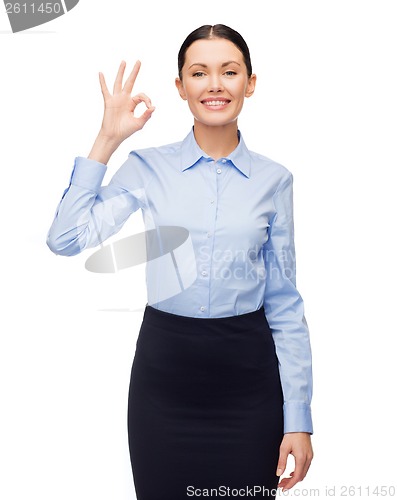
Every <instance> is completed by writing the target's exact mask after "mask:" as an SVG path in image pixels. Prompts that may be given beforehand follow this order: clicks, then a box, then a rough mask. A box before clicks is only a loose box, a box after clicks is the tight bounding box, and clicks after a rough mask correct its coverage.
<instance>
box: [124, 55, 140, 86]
mask: <svg viewBox="0 0 397 500" xmlns="http://www.w3.org/2000/svg"><path fill="white" fill-rule="evenodd" d="M140 67H141V61H137V62H136V63H135V65H134V67H133V68H132V71H131V73H130V76H129V77H128V78H127V81H126V82H125V85H124V88H123V91H124V92H128V93H129V94H131V92H132V88H133V87H134V84H135V80H136V77H137V76H138V73H139V70H140Z"/></svg>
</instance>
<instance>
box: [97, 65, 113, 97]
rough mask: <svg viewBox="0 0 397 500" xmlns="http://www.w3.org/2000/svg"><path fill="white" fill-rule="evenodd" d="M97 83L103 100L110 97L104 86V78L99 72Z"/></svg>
mask: <svg viewBox="0 0 397 500" xmlns="http://www.w3.org/2000/svg"><path fill="white" fill-rule="evenodd" d="M99 83H100V85H101V91H102V95H103V97H104V99H108V98H109V97H111V95H110V92H109V90H108V88H107V86H106V82H105V77H104V75H103V73H101V72H99Z"/></svg>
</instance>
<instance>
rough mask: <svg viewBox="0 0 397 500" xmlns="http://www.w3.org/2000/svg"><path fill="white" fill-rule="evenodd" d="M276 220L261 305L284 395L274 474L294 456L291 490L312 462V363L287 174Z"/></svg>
mask: <svg viewBox="0 0 397 500" xmlns="http://www.w3.org/2000/svg"><path fill="white" fill-rule="evenodd" d="M273 202H274V207H275V215H274V217H273V219H272V221H271V225H270V228H269V238H268V240H267V242H266V243H265V245H264V252H265V264H266V273H267V274H266V288H265V297H264V305H265V312H266V317H267V320H268V323H269V326H270V328H271V330H272V334H273V338H274V343H275V346H276V352H277V357H278V361H279V370H280V379H281V384H282V389H283V395H284V439H283V442H282V444H281V447H280V458H279V463H278V466H277V475H279V476H280V475H281V474H283V473H284V471H285V467H286V463H287V457H288V454H290V453H291V454H292V455H293V456H294V457H295V464H296V468H295V471H294V472H293V473H292V476H293V477H292V478H289V479H283V480H282V481H281V482H280V486H282V487H284V488H285V489H289V488H291V487H292V486H293V485H294V484H295V483H296V482H298V481H301V480H302V479H303V478H304V477H305V475H306V473H307V470H308V468H309V466H310V462H311V460H312V458H313V451H312V447H311V440H310V434H312V433H313V424H312V418H311V408H310V404H311V398H312V359H311V347H310V339H309V330H308V326H307V322H306V319H305V316H304V304H303V300H302V297H301V296H300V294H299V292H298V290H297V288H296V264H295V244H294V220H293V177H292V174H291V173H289V172H288V173H287V174H286V175H285V176H284V177H283V179H282V180H281V182H280V184H279V186H278V189H277V191H276V193H275V194H274V197H273Z"/></svg>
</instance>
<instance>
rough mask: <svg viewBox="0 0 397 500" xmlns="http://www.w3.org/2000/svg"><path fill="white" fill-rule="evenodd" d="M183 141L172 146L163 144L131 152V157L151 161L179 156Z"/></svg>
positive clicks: (173, 143)
mask: <svg viewBox="0 0 397 500" xmlns="http://www.w3.org/2000/svg"><path fill="white" fill-rule="evenodd" d="M182 143H183V141H178V142H172V143H170V144H163V145H161V146H152V147H148V148H141V149H134V150H132V151H130V153H129V155H128V156H129V157H135V158H141V159H143V160H144V159H150V158H154V157H158V156H164V155H166V156H167V155H171V156H172V155H177V154H178V153H179V152H180V150H181V146H182Z"/></svg>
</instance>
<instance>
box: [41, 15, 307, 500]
mask: <svg viewBox="0 0 397 500" xmlns="http://www.w3.org/2000/svg"><path fill="white" fill-rule="evenodd" d="M139 69H140V63H139V62H137V63H136V64H135V66H134V68H133V70H132V72H131V74H130V75H129V76H128V78H127V80H126V82H125V84H124V86H123V75H124V70H125V62H124V61H123V62H122V63H121V65H120V68H119V71H118V74H117V77H116V80H115V83H114V88H113V95H112V94H110V92H109V90H108V88H107V85H106V83H105V78H104V76H103V74H102V73H100V74H99V80H100V85H101V89H102V93H103V97H104V103H105V112H104V117H103V121H102V126H101V128H100V132H99V134H98V137H97V139H96V141H95V143H94V146H93V147H92V149H91V152H90V154H89V155H88V157H87V158H85V157H77V158H76V159H75V165H74V169H73V173H72V177H71V180H70V184H69V187H68V188H67V189H66V190H65V192H64V194H63V196H62V199H61V201H60V203H59V205H58V208H57V211H56V214H55V218H54V221H53V223H52V226H51V228H50V231H49V233H48V238H47V243H48V245H49V247H50V248H51V250H52V251H53V252H55V253H58V254H61V255H75V254H77V253H79V252H81V251H83V250H84V249H86V248H90V247H94V246H97V245H99V244H101V243H102V242H103V241H104V240H105V239H107V238H109V237H110V236H111V235H113V234H115V233H116V232H117V231H119V230H120V229H121V227H122V226H123V225H124V223H125V221H126V220H127V219H128V217H129V216H130V215H131V214H132V213H133V212H135V211H137V210H138V209H141V210H142V215H143V218H144V223H145V228H146V230H147V233H148V234H149V232H150V234H151V235H152V236H153V234H154V235H158V237H157V239H156V238H154V239H155V241H154V246H155V248H156V249H162V248H164V242H163V241H162V239H161V231H160V229H161V228H162V227H166V226H180V227H182V228H184V230H187V231H188V233H189V236H190V238H191V242H192V247H193V249H194V252H192V254H191V257H189V258H187V259H181V258H179V259H178V261H177V264H178V265H177V271H178V272H177V273H176V274H175V275H172V276H171V274H170V273H166V272H165V267H164V266H162V265H159V263H158V261H159V259H150V258H148V259H147V262H146V265H147V273H146V284H147V291H148V302H147V303H146V307H145V311H144V315H143V320H142V324H141V327H140V331H139V335H138V339H137V343H136V350H135V355H134V359H133V362H132V369H131V378H130V387H129V394H128V418H127V425H128V439H129V450H130V457H131V465H132V472H133V478H134V483H135V490H136V495H137V499H138V500H182V499H186V498H187V497H188V496H192V491H197V492H198V491H200V492H202V491H210V490H212V489H213V490H214V491H220V488H225V489H227V490H229V491H232V492H233V493H232V495H233V496H235V497H237V498H243V497H244V498H245V497H246V496H247V495H248V493H247V492H252V491H255V492H260V496H261V497H262V498H264V497H266V498H274V497H275V496H276V489H277V486H279V487H282V488H284V490H287V489H290V488H292V487H293V486H294V485H295V484H296V483H297V482H298V481H301V480H302V479H303V478H304V477H305V476H306V473H307V471H308V469H309V467H310V463H311V460H312V457H313V452H312V447H311V441H310V434H312V432H313V427H312V420H311V410H310V404H311V396H312V372H311V349H310V340H309V331H308V327H307V323H306V319H305V316H304V307H303V300H302V297H301V296H300V294H299V292H298V290H297V288H296V282H295V275H296V270H295V249H294V224H293V196H292V174H291V173H290V172H289V171H288V170H287V169H286V168H285V167H284V166H282V165H280V164H279V163H276V162H274V161H273V160H270V159H269V158H267V157H265V156H263V155H260V154H258V153H255V152H253V151H250V150H249V149H248V148H247V146H246V145H245V142H244V140H243V137H242V134H241V131H240V130H239V129H238V125H237V120H238V116H239V115H240V112H241V110H242V108H243V104H244V101H245V99H246V98H248V97H251V96H252V95H253V93H254V90H255V83H256V75H255V74H253V73H252V67H251V59H250V54H249V50H248V47H247V45H246V43H245V41H244V39H243V38H242V37H241V35H240V34H239V33H238V32H236V31H235V30H233V29H232V28H229V27H227V26H224V25H215V26H210V25H206V26H202V27H200V28H198V29H197V30H195V31H193V32H192V33H191V34H190V35H189V36H188V37H187V38H186V40H185V41H184V43H183V44H182V46H181V49H180V51H179V55H178V76H177V77H176V79H175V84H176V87H177V89H178V92H179V95H180V96H181V98H182V99H184V100H185V101H187V104H188V106H189V108H190V111H191V113H192V115H193V127H192V128H191V130H190V132H189V133H188V135H187V136H186V137H185V139H184V140H182V141H180V142H177V143H174V144H169V145H165V146H161V147H156V148H147V149H141V150H134V151H131V153H130V154H129V156H128V158H127V159H126V161H125V163H124V164H123V165H122V166H121V167H120V168H119V169H118V171H117V172H116V173H115V174H114V175H113V177H112V179H111V181H110V183H109V184H108V185H107V186H102V181H103V177H104V175H105V172H106V169H107V166H106V164H107V162H108V160H109V158H110V157H111V155H112V154H113V153H114V151H115V150H116V149H117V148H118V146H119V145H120V144H121V143H122V142H123V141H124V140H125V139H126V138H127V137H129V136H131V135H132V134H134V133H135V132H136V131H138V130H140V129H142V128H143V127H144V125H145V124H146V122H147V121H148V120H149V119H150V117H151V116H152V114H153V112H154V110H155V108H154V107H153V105H152V103H151V100H150V99H149V97H147V96H146V95H145V94H138V95H135V96H133V97H131V95H130V94H131V92H132V89H133V86H134V83H135V79H136V77H137V75H138V72H139ZM141 102H143V103H145V105H146V108H147V109H146V110H145V112H144V113H143V114H142V115H141V116H139V117H137V116H135V114H134V111H135V108H136V106H137V105H138V104H139V103H141ZM150 239H153V238H152V237H151V238H150ZM151 250H152V249H150V248H148V256H149V255H150V254H151ZM177 251H178V249H176V250H175V253H176V252H177ZM174 260H176V259H174ZM174 264H175V262H174ZM192 278H193V279H192ZM165 289H167V290H166V291H167V293H164V290H165ZM171 290H172V291H173V293H168V292H170V291H171ZM175 290H177V292H176V291H175ZM289 454H292V455H293V456H294V458H295V470H294V471H293V473H291V477H284V478H283V479H281V481H279V477H280V476H281V475H282V474H283V473H284V472H285V469H286V464H287V458H288V455H289ZM238 495H239V496H238ZM250 495H252V493H250Z"/></svg>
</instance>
